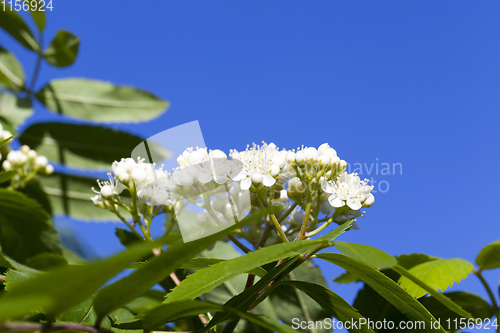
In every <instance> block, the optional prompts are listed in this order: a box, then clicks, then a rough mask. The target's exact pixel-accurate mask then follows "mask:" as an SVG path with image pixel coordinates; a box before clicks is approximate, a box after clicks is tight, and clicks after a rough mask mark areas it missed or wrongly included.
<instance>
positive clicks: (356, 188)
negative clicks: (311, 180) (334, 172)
mask: <svg viewBox="0 0 500 333" xmlns="http://www.w3.org/2000/svg"><path fill="white" fill-rule="evenodd" d="M367 183H368V180H367V179H365V180H360V178H359V177H358V175H357V174H355V173H353V174H348V173H346V172H344V173H341V174H340V175H339V176H338V177H337V179H336V180H334V181H327V180H326V179H322V181H321V187H322V188H323V191H325V192H326V193H330V194H331V195H330V196H329V198H328V201H329V202H330V204H331V205H332V207H335V208H339V207H342V206H344V205H346V204H347V206H348V207H349V208H350V209H352V210H359V209H360V208H361V207H362V204H363V202H365V200H366V199H367V198H368V196H369V194H370V192H371V190H372V189H373V186H368V185H367Z"/></svg>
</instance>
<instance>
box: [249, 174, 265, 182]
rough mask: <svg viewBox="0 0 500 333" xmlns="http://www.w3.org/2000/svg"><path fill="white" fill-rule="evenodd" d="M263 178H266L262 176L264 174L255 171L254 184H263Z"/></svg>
mask: <svg viewBox="0 0 500 333" xmlns="http://www.w3.org/2000/svg"><path fill="white" fill-rule="evenodd" d="M263 180H264V178H263V177H262V175H261V174H260V173H254V174H253V175H252V183H254V184H261V183H262V181H263Z"/></svg>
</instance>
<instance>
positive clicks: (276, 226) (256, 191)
mask: <svg viewBox="0 0 500 333" xmlns="http://www.w3.org/2000/svg"><path fill="white" fill-rule="evenodd" d="M255 193H256V194H257V198H259V200H260V202H261V203H262V205H264V207H265V208H268V207H269V205H268V203H267V202H266V199H265V198H263V197H262V193H260V191H259V190H257V189H256V190H255ZM269 216H270V217H271V221H273V224H274V227H275V228H276V230H277V231H278V235H279V236H280V238H281V240H282V241H283V242H284V243H288V242H289V240H288V238H286V235H285V232H284V231H283V229H281V226H280V223H279V222H278V219H276V215H274V213H273V214H269Z"/></svg>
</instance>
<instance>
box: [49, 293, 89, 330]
mask: <svg viewBox="0 0 500 333" xmlns="http://www.w3.org/2000/svg"><path fill="white" fill-rule="evenodd" d="M96 320H97V314H96V312H95V310H94V298H93V297H89V298H87V299H85V300H84V301H83V302H81V303H80V304H78V305H77V306H75V307H73V308H72V309H70V310H68V311H65V312H64V313H62V314H60V315H59V316H58V317H57V320H56V321H57V322H68V323H78V324H86V325H94V324H95V322H96Z"/></svg>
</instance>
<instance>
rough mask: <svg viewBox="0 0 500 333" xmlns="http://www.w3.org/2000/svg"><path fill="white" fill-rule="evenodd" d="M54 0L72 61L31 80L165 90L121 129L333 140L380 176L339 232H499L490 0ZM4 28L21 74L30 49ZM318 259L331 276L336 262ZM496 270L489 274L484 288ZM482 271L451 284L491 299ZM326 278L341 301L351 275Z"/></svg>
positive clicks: (85, 228)
mask: <svg viewBox="0 0 500 333" xmlns="http://www.w3.org/2000/svg"><path fill="white" fill-rule="evenodd" d="M53 6H54V10H53V12H51V13H48V26H47V32H48V35H53V34H55V32H56V31H57V30H58V29H66V30H69V31H71V32H73V33H74V34H76V35H77V36H79V37H80V38H81V40H82V42H81V46H80V53H79V56H78V59H77V62H76V64H75V65H74V66H72V67H70V68H68V69H64V70H61V69H55V68H50V67H48V65H46V66H44V67H43V68H42V72H41V75H40V77H39V80H38V86H39V87H41V86H42V85H43V84H44V83H45V82H46V81H47V80H48V79H49V78H54V77H89V78H95V79H101V80H109V81H112V82H114V83H117V84H125V85H133V86H137V87H140V88H143V89H146V90H149V91H152V92H154V93H155V94H157V95H159V96H161V97H162V98H164V99H166V100H168V101H170V103H171V107H170V109H169V110H168V112H167V113H166V114H165V115H163V116H161V117H160V118H159V119H158V120H156V121H154V122H151V123H145V124H134V125H127V126H122V128H125V129H128V130H131V131H133V132H135V133H139V134H142V135H144V136H146V137H147V136H150V135H153V134H155V133H157V132H160V131H162V130H165V129H168V128H171V127H174V126H177V125H180V124H183V123H186V122H189V121H193V120H198V121H199V122H200V126H201V129H202V131H203V135H204V139H205V142H206V144H207V146H208V147H209V148H212V149H214V148H219V149H223V150H225V151H228V150H229V149H231V148H236V149H244V147H245V146H246V145H247V144H251V143H252V142H260V141H262V140H265V141H267V142H270V141H273V142H275V143H276V144H277V145H278V146H279V147H285V148H295V147H297V146H300V145H308V146H319V145H320V144H322V143H323V142H329V143H330V145H331V146H332V147H334V148H335V149H336V150H337V152H338V154H339V156H340V157H341V158H343V159H345V160H347V161H348V162H349V163H351V165H353V164H354V163H366V164H367V167H368V168H370V166H371V165H372V164H373V165H374V168H373V169H372V172H371V174H368V172H367V170H366V169H365V170H363V171H364V172H363V176H365V177H368V178H371V177H373V178H374V180H375V181H376V183H375V190H379V191H378V193H375V196H376V203H375V205H374V206H373V207H372V208H370V209H368V210H367V214H366V216H365V217H364V218H362V219H360V220H359V222H358V225H359V226H360V228H361V230H359V231H351V232H348V233H346V234H345V235H344V236H342V240H344V241H350V242H356V243H364V244H369V245H372V246H375V247H378V248H380V249H383V250H384V251H386V252H388V253H390V254H394V255H398V254H403V253H414V252H419V253H426V254H429V255H434V256H439V257H443V258H452V257H459V258H464V259H467V260H470V261H474V259H475V255H476V254H477V253H478V252H479V250H480V249H481V248H482V247H483V246H484V245H486V244H488V243H491V242H493V241H496V240H498V239H500V232H499V231H500V227H499V223H500V211H499V210H498V209H496V208H497V207H498V204H497V203H498V200H499V199H500V195H499V192H498V189H499V188H500V180H499V178H498V177H497V170H498V169H499V167H500V156H499V153H498V152H499V151H498V145H499V144H500V139H499V134H498V129H499V127H500V113H499V108H500V94H499V89H500V80H499V77H500V62H499V61H498V59H499V56H500V25H499V24H498V13H499V10H500V3H499V2H497V1H489V0H488V1H461V0H456V1H413V0H405V1H388V0H387V1H361V0H358V1H341V0H336V1H334V0H329V1H319V0H318V1H295V0H286V1H278V0H276V1H220V0H213V1H194V0H191V1H170V0H168V1H160V0H156V1H147V2H146V1H118V0H114V1H97V0H90V1H85V2H82V1H60V0H53ZM0 38H1V43H2V44H4V45H5V46H7V47H8V48H10V49H11V50H13V51H14V52H15V53H16V54H17V55H18V57H19V58H20V60H21V61H22V62H23V64H24V65H25V66H26V71H27V73H31V71H32V70H33V67H34V61H35V59H34V57H33V56H32V55H30V54H28V53H27V52H25V51H24V50H22V49H20V48H19V47H16V46H15V45H14V43H13V42H12V40H10V39H9V38H8V37H6V36H5V35H4V34H3V33H2V34H0ZM40 111H41V110H40ZM38 117H48V114H47V113H44V112H43V111H41V112H40V113H39V114H38ZM495 147H497V148H495ZM377 163H378V164H379V171H380V169H381V168H382V167H383V166H382V163H389V164H390V165H392V164H394V163H400V164H401V165H402V172H401V173H400V172H399V169H398V170H397V171H398V172H396V174H392V172H391V174H390V175H381V174H380V172H379V174H378V175H377V174H375V170H374V169H375V166H376V164H377ZM391 171H392V170H391ZM384 181H385V182H386V183H383V182H384ZM381 182H382V183H381ZM382 184H383V185H382ZM386 184H388V185H389V189H388V191H386V189H387V185H386ZM379 185H381V186H382V188H378V186H379ZM380 190H382V191H386V192H385V193H380ZM72 226H73V228H75V229H76V230H78V232H79V233H80V234H82V235H84V236H85V237H86V238H87V240H88V241H89V243H90V244H91V246H92V247H93V248H94V249H95V250H96V251H97V252H98V253H100V254H103V255H104V254H109V253H112V252H114V251H116V250H117V249H118V248H119V245H118V243H117V242H116V241H114V240H113V237H114V235H113V230H114V227H116V226H115V225H109V224H107V225H106V224H93V225H92V224H82V223H74V222H73V223H72ZM108 240H113V241H108ZM322 267H323V268H324V272H325V274H326V276H327V278H328V279H330V280H331V279H332V278H333V277H335V276H336V275H338V274H340V272H341V270H340V269H334V268H331V267H330V266H324V265H323V266H322ZM499 273H500V272H499V271H498V270H496V271H492V272H486V276H487V279H488V281H490V283H492V284H493V286H495V285H497V284H498V274H499ZM476 280H477V279H475V277H473V276H471V277H469V278H468V279H467V280H465V282H463V283H462V284H460V285H459V286H458V287H459V288H458V289H459V290H461V289H466V290H470V291H473V292H475V293H477V294H480V295H482V296H483V297H485V298H486V293H485V292H484V291H483V289H482V286H481V285H480V284H479V283H478V281H476ZM331 285H332V287H333V288H334V290H335V291H337V292H338V293H339V294H341V295H343V296H345V297H346V298H347V299H348V300H352V299H353V297H354V295H355V291H356V289H357V287H358V286H356V285H352V286H343V285H342V286H338V285H333V284H331ZM495 289H496V287H495ZM454 290H457V288H454Z"/></svg>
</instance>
